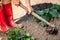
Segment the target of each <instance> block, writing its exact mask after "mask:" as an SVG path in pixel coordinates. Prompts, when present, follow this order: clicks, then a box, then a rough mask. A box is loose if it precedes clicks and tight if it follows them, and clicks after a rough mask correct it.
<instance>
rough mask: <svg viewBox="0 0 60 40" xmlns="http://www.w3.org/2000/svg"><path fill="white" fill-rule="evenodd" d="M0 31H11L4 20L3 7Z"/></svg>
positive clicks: (0, 12)
mask: <svg viewBox="0 0 60 40" xmlns="http://www.w3.org/2000/svg"><path fill="white" fill-rule="evenodd" d="M0 30H1V31H2V32H5V33H6V32H7V31H8V30H9V27H8V26H7V24H6V21H5V19H4V15H3V12H2V8H1V6H0Z"/></svg>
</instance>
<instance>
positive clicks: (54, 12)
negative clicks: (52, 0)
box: [50, 9, 58, 17]
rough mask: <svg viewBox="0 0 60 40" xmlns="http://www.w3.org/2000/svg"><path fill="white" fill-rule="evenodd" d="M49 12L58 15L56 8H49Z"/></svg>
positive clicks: (54, 15)
mask: <svg viewBox="0 0 60 40" xmlns="http://www.w3.org/2000/svg"><path fill="white" fill-rule="evenodd" d="M50 14H51V15H52V16H53V17H58V12H57V10H56V9H51V10H50Z"/></svg>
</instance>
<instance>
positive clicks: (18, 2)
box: [12, 0, 21, 6]
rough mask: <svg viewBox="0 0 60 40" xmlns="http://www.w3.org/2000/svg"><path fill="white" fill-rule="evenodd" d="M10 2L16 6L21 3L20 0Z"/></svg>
mask: <svg viewBox="0 0 60 40" xmlns="http://www.w3.org/2000/svg"><path fill="white" fill-rule="evenodd" d="M12 3H13V4H14V5H16V6H19V5H20V4H21V2H20V0H12Z"/></svg>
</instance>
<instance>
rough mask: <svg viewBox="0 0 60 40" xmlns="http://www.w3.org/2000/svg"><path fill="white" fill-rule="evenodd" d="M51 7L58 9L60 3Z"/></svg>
mask: <svg viewBox="0 0 60 40" xmlns="http://www.w3.org/2000/svg"><path fill="white" fill-rule="evenodd" d="M52 8H53V9H60V5H57V4H53V6H52Z"/></svg>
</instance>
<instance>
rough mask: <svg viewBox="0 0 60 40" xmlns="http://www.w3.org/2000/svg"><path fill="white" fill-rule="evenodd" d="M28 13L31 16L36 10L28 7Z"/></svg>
mask: <svg viewBox="0 0 60 40" xmlns="http://www.w3.org/2000/svg"><path fill="white" fill-rule="evenodd" d="M27 11H28V14H31V13H32V12H33V11H34V10H33V8H32V7H30V6H29V7H27Z"/></svg>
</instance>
